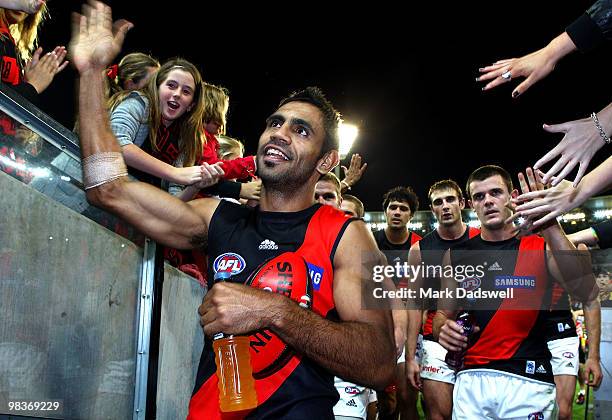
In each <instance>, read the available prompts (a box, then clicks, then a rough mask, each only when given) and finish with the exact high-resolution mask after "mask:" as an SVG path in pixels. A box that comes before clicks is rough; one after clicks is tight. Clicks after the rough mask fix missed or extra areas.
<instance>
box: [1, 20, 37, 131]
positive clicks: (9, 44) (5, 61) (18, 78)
mask: <svg viewBox="0 0 612 420" xmlns="http://www.w3.org/2000/svg"><path fill="white" fill-rule="evenodd" d="M0 80H1V81H2V83H4V84H6V85H9V86H11V88H13V89H14V90H16V91H17V92H19V93H20V94H21V95H22V96H23V97H24V98H26V99H27V100H28V101H30V102H36V99H37V98H38V92H36V89H34V86H32V85H31V84H29V83H26V82H24V81H23V75H22V68H21V62H20V61H19V58H18V55H17V48H16V46H15V40H14V39H13V37H12V35H11V31H10V30H9V28H8V26H7V25H6V23H5V22H3V21H2V19H0ZM16 124H17V123H16V122H15V120H13V119H12V118H11V117H9V116H8V115H6V114H4V113H3V112H0V134H5V135H8V136H14V135H15V126H16Z"/></svg>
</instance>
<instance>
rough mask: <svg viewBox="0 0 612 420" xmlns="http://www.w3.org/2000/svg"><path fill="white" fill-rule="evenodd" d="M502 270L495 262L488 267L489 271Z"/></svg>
mask: <svg viewBox="0 0 612 420" xmlns="http://www.w3.org/2000/svg"><path fill="white" fill-rule="evenodd" d="M501 270H502V268H501V266H500V265H499V263H498V262H497V261H495V262H494V263H493V264H492V265H491V266H490V267H489V271H501Z"/></svg>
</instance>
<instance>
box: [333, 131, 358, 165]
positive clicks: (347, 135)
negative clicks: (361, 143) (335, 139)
mask: <svg viewBox="0 0 612 420" xmlns="http://www.w3.org/2000/svg"><path fill="white" fill-rule="evenodd" d="M358 134H359V129H358V128H357V126H355V125H352V124H346V123H344V122H341V123H340V125H339V126H338V135H339V136H340V150H339V152H340V159H341V160H342V159H344V158H345V157H346V156H347V155H348V154H349V152H350V151H351V147H353V143H354V142H355V139H356V138H357V135H358Z"/></svg>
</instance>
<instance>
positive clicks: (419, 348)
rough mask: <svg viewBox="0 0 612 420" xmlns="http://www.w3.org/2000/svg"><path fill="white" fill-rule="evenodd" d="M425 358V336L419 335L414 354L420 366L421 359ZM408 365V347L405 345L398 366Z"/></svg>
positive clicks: (398, 359)
mask: <svg viewBox="0 0 612 420" xmlns="http://www.w3.org/2000/svg"><path fill="white" fill-rule="evenodd" d="M422 357H423V336H422V335H421V334H419V335H418V336H417V343H416V349H415V352H414V360H416V362H417V363H418V364H419V365H420V364H421V358H422ZM400 363H406V346H405V345H404V349H403V350H402V354H400V356H399V357H398V358H397V364H398V365H399V364H400Z"/></svg>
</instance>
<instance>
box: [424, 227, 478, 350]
mask: <svg viewBox="0 0 612 420" xmlns="http://www.w3.org/2000/svg"><path fill="white" fill-rule="evenodd" d="M479 234H480V230H479V229H476V228H473V227H469V226H468V228H467V229H466V230H465V232H463V235H461V237H460V238H457V239H443V238H442V237H441V236H440V234H439V233H438V231H437V230H434V231H432V232H430V233H429V234H427V235H425V237H424V238H422V239H421V240H419V241H418V242H419V248H420V249H421V261H422V262H423V263H425V265H426V266H435V265H441V264H442V260H443V258H444V254H445V253H446V251H447V250H449V249H453V247H454V246H456V245H458V244H460V243H462V242H465V241H467V240H468V239H471V238H473V237H474V236H476V235H479ZM423 287H431V288H434V289H435V290H439V289H440V279H439V278H437V277H434V278H432V277H428V278H427V279H425V283H424V284H423ZM428 308H430V309H428V310H427V319H426V321H425V324H424V325H423V328H422V331H421V334H422V335H423V340H433V318H434V316H435V315H436V310H435V302H429V305H428Z"/></svg>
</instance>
